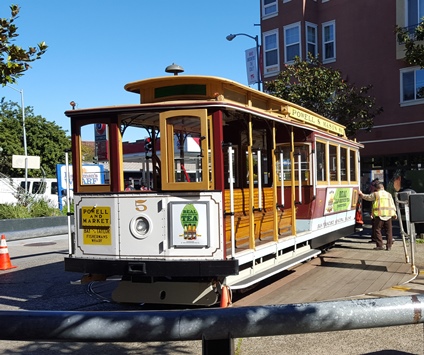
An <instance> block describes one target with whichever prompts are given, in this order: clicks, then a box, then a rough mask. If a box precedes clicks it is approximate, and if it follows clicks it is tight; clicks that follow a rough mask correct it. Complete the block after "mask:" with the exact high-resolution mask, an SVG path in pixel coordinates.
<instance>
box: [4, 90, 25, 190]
mask: <svg viewBox="0 0 424 355" xmlns="http://www.w3.org/2000/svg"><path fill="white" fill-rule="evenodd" d="M6 86H7V87H9V88H11V89H12V90H15V91H17V92H19V93H20V95H21V109H22V129H23V135H24V154H25V191H26V192H28V150H27V140H26V127H25V106H24V90H23V89H21V90H18V89H16V88H14V87H13V86H10V85H6Z"/></svg>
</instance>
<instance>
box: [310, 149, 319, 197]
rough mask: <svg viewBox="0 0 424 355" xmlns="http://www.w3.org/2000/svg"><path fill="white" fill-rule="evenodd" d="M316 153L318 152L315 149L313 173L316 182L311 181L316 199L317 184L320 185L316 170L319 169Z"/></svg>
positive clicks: (313, 151)
mask: <svg viewBox="0 0 424 355" xmlns="http://www.w3.org/2000/svg"><path fill="white" fill-rule="evenodd" d="M315 151H316V149H313V150H312V172H313V174H314V175H313V179H314V181H311V183H312V186H313V189H314V191H313V193H314V198H315V197H316V196H317V184H318V182H317V178H318V172H317V169H316V167H317V165H318V164H317V160H316V154H315Z"/></svg>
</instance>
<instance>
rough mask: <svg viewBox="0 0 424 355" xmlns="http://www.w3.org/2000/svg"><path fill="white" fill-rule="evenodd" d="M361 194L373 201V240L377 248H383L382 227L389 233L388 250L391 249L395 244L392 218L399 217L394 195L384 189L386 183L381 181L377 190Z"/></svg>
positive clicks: (367, 199)
mask: <svg viewBox="0 0 424 355" xmlns="http://www.w3.org/2000/svg"><path fill="white" fill-rule="evenodd" d="M359 195H360V196H362V198H363V199H364V200H366V201H373V204H372V209H371V214H372V217H373V230H374V235H373V237H372V238H373V240H374V241H375V242H376V244H377V246H376V247H375V248H374V249H375V250H383V249H384V248H383V236H382V233H381V231H382V229H385V230H386V233H387V244H386V250H390V249H391V248H392V244H393V232H392V218H394V219H397V215H396V206H395V203H394V201H393V197H392V195H391V194H390V193H389V192H387V191H386V190H384V185H383V184H382V183H381V182H380V183H379V184H378V185H377V190H376V191H375V192H373V193H371V194H369V195H365V194H364V193H362V191H359Z"/></svg>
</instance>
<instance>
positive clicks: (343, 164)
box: [340, 148, 347, 181]
mask: <svg viewBox="0 0 424 355" xmlns="http://www.w3.org/2000/svg"><path fill="white" fill-rule="evenodd" d="M346 169H347V149H346V148H340V180H342V181H347V171H346Z"/></svg>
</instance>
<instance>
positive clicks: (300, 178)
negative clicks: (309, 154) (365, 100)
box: [297, 153, 302, 203]
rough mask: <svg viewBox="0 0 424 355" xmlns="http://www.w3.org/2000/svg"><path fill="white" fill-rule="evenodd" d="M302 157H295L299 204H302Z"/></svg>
mask: <svg viewBox="0 0 424 355" xmlns="http://www.w3.org/2000/svg"><path fill="white" fill-rule="evenodd" d="M301 164H302V157H301V154H300V153H299V155H298V156H297V166H298V168H299V170H298V179H299V203H302V165H301Z"/></svg>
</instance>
